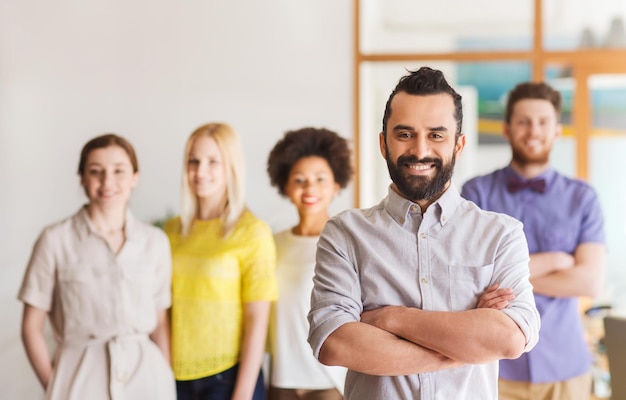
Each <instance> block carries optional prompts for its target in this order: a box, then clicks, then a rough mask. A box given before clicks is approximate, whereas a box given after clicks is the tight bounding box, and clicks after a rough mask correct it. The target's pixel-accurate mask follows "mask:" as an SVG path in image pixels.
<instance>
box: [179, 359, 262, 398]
mask: <svg viewBox="0 0 626 400" xmlns="http://www.w3.org/2000/svg"><path fill="white" fill-rule="evenodd" d="M238 370H239V365H235V366H234V367H232V368H229V369H227V370H226V371H223V372H220V373H219V374H215V375H211V376H207V377H206V378H200V379H194V380H192V381H176V394H177V397H178V400H230V398H231V397H232V395H233V391H234V390H235V382H237V371H238ZM252 399H253V400H265V384H264V383H263V371H259V378H258V379H257V381H256V387H255V388H254V395H253V396H252Z"/></svg>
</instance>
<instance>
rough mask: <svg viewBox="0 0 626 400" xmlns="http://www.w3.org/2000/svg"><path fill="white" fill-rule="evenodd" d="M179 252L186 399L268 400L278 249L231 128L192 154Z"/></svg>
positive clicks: (179, 366)
mask: <svg viewBox="0 0 626 400" xmlns="http://www.w3.org/2000/svg"><path fill="white" fill-rule="evenodd" d="M183 168H184V172H183V179H182V205H181V213H180V216H178V217H175V218H173V219H171V220H169V221H167V222H166V224H165V226H164V229H165V231H166V233H167V234H168V236H169V238H170V242H171V247H172V260H173V277H172V290H173V291H172V293H173V298H172V315H171V320H172V366H173V369H174V374H175V377H176V380H177V382H176V386H177V392H178V399H179V400H187V399H246V400H249V399H253V398H254V399H264V398H265V388H264V385H263V376H262V373H261V362H262V357H263V353H264V350H265V340H266V335H267V326H268V319H269V309H270V302H271V301H273V300H274V299H275V298H276V295H277V290H276V280H275V276H274V274H275V264H276V249H275V245H274V240H273V236H272V231H271V229H270V228H269V226H268V225H267V224H266V223H265V222H263V221H261V220H259V219H258V218H256V217H255V216H254V215H253V214H252V213H251V212H250V211H249V210H247V208H246V206H245V203H244V183H245V181H244V160H243V154H242V149H241V145H240V142H239V138H238V136H237V134H236V133H235V131H234V130H233V129H232V128H231V127H230V126H229V125H227V124H223V123H210V124H206V125H203V126H200V127H199V128H197V129H196V130H195V131H194V132H193V133H192V134H191V136H190V137H189V139H188V140H187V144H186V147H185V153H184V167H183Z"/></svg>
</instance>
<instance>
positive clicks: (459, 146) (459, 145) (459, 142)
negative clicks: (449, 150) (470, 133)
mask: <svg viewBox="0 0 626 400" xmlns="http://www.w3.org/2000/svg"><path fill="white" fill-rule="evenodd" d="M465 143H466V137H465V134H463V133H461V134H460V135H459V137H457V138H456V143H455V144H454V151H455V154H456V157H459V156H460V155H461V153H463V149H464V148H465Z"/></svg>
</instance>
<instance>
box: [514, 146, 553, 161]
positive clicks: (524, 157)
mask: <svg viewBox="0 0 626 400" xmlns="http://www.w3.org/2000/svg"><path fill="white" fill-rule="evenodd" d="M511 153H512V157H513V161H515V163H516V164H518V165H533V164H539V165H544V164H547V163H548V162H549V160H550V150H547V151H543V152H541V153H539V154H533V155H528V154H527V153H526V152H525V151H524V150H519V149H517V148H515V147H513V146H511Z"/></svg>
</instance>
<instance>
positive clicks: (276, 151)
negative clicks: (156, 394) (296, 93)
mask: <svg viewBox="0 0 626 400" xmlns="http://www.w3.org/2000/svg"><path fill="white" fill-rule="evenodd" d="M350 155H351V153H350V149H349V147H348V143H347V141H346V140H345V139H343V138H342V137H340V136H339V135H337V134H336V133H335V132H332V131H330V130H327V129H316V128H303V129H299V130H296V131H290V132H287V133H286V134H285V135H284V137H283V138H282V139H281V140H280V141H279V142H278V143H276V145H275V146H274V148H273V149H272V151H271V152H270V155H269V159H268V162H267V172H268V174H269V176H270V180H271V183H272V185H273V186H275V187H276V188H277V189H278V193H279V194H281V195H282V196H285V197H286V198H288V199H289V200H290V201H291V202H292V204H293V205H294V206H295V207H296V209H297V211H298V216H299V221H298V223H297V225H295V226H294V227H292V228H290V229H287V230H285V231H282V232H279V233H277V234H276V235H275V236H274V239H275V242H276V251H277V270H276V273H277V280H278V291H279V298H278V300H277V301H276V302H275V303H274V304H273V308H272V314H271V319H270V346H271V352H272V363H271V377H270V399H275V400H287V399H289V400H291V399H307V400H309V399H316V400H317V399H319V400H335V399H341V398H342V393H343V383H344V379H345V373H346V370H345V369H344V368H340V367H327V366H324V365H322V364H320V363H319V362H318V361H317V360H316V359H315V357H314V356H313V354H312V352H311V348H310V347H309V345H308V343H307V335H308V323H307V314H308V311H309V301H310V294H311V289H312V288H313V281H312V278H313V273H314V271H313V270H314V267H315V251H316V246H317V240H318V238H319V235H320V233H321V232H322V229H323V228H324V225H325V224H326V221H328V219H329V218H330V215H329V211H328V209H329V206H330V203H331V201H332V200H333V198H334V197H335V196H336V195H337V194H338V193H339V190H340V189H342V188H345V187H346V185H347V184H348V182H349V181H350V179H351V177H352V173H353V170H352V164H351V157H350Z"/></svg>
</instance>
